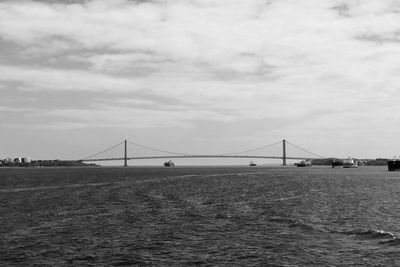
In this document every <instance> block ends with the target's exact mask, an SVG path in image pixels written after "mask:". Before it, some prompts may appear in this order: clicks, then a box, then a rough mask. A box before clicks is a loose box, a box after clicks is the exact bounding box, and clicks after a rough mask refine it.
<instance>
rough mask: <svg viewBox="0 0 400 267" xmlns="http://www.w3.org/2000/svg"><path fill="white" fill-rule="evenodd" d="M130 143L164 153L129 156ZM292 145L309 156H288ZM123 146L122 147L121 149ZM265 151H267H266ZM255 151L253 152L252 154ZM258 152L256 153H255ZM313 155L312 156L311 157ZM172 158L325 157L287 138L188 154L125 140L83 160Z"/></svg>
mask: <svg viewBox="0 0 400 267" xmlns="http://www.w3.org/2000/svg"><path fill="white" fill-rule="evenodd" d="M128 145H131V146H135V147H136V148H141V149H145V150H147V151H152V152H157V153H163V155H146V156H129V154H128ZM274 146H281V154H280V155H262V154H257V153H260V151H262V150H265V149H267V148H270V147H274ZM288 146H292V147H294V148H296V149H297V150H300V151H302V152H305V153H306V154H307V156H288V155H287V147H288ZM121 148H122V149H121ZM110 151H116V153H118V154H119V155H113V156H110V155H109V154H107V153H109V152H110ZM264 152H265V151H264ZM252 153H253V154H252ZM254 153H256V154H254ZM310 155H311V157H310ZM171 158H247V159H280V160H282V165H283V166H286V165H287V160H312V159H323V158H325V157H323V156H320V155H317V154H315V153H313V152H310V151H308V150H306V149H304V148H301V147H299V146H297V145H295V144H292V143H290V142H288V141H286V140H285V139H283V140H281V141H278V142H275V143H272V144H269V145H264V146H260V147H256V148H252V149H247V150H244V151H238V152H231V153H224V154H187V153H178V152H170V151H165V150H161V149H157V148H153V147H149V146H145V145H141V144H137V143H134V142H131V141H128V140H124V141H122V142H120V143H118V144H116V145H114V146H111V147H109V148H107V149H104V150H102V151H100V152H98V153H95V154H92V155H90V156H88V157H85V158H83V159H81V160H80V161H82V162H99V161H123V163H124V166H128V161H129V160H147V159H171Z"/></svg>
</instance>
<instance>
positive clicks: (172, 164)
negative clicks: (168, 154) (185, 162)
mask: <svg viewBox="0 0 400 267" xmlns="http://www.w3.org/2000/svg"><path fill="white" fill-rule="evenodd" d="M164 166H165V167H174V166H175V163H174V162H173V161H172V160H170V161H167V162H164Z"/></svg>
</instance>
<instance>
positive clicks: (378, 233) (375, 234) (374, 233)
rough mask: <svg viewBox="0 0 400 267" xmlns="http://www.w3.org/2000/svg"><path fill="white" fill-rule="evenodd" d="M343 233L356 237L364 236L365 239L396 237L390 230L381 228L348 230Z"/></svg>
mask: <svg viewBox="0 0 400 267" xmlns="http://www.w3.org/2000/svg"><path fill="white" fill-rule="evenodd" d="M345 234H347V235H354V236H356V237H360V238H366V239H382V238H392V239H394V238H396V236H395V235H394V234H393V233H391V232H387V231H383V230H373V229H368V230H357V231H349V232H345Z"/></svg>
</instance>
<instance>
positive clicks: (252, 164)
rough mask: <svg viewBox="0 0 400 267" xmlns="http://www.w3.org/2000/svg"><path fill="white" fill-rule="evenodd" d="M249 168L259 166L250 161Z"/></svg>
mask: <svg viewBox="0 0 400 267" xmlns="http://www.w3.org/2000/svg"><path fill="white" fill-rule="evenodd" d="M249 166H257V164H256V163H255V162H254V161H250V163H249Z"/></svg>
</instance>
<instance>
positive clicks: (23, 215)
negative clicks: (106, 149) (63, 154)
mask: <svg viewBox="0 0 400 267" xmlns="http://www.w3.org/2000/svg"><path fill="white" fill-rule="evenodd" d="M399 217H400V172H388V171H387V170H386V168H384V167H361V168H357V169H343V168H334V169H332V168H328V167H312V168H293V167H287V168H283V167H276V168H272V167H269V168H263V167H255V168H254V167H242V168H237V167H219V168H217V167H210V168H206V167H202V168H200V167H198V168H189V167H188V168H179V167H176V168H65V169H64V168H49V169H47V168H42V169H0V225H1V226H0V265H5V266H14V265H15V266H32V265H36V266H43V265H48V266H54V265H58V266H59V265H61V266H62V265H65V266H79V265H82V266H110V265H111V266H130V265H148V266H191V265H199V266H343V265H350V266H351V265H357V266H379V265H382V266H396V265H397V266H399V265H400V257H399V256H398V255H399V252H400V224H399V222H400V218H399Z"/></svg>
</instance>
